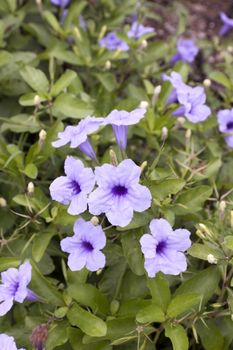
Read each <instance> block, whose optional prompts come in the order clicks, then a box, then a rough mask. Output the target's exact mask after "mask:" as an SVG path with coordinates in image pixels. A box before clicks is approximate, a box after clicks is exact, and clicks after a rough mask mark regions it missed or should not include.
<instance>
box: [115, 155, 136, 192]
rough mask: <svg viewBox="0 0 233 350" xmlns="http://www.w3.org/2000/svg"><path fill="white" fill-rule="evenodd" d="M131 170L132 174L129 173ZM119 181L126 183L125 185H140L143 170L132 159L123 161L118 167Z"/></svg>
mask: <svg viewBox="0 0 233 350" xmlns="http://www.w3.org/2000/svg"><path fill="white" fill-rule="evenodd" d="M115 169H116V168H115ZM129 169H130V172H129ZM116 171H117V175H118V178H119V181H122V180H123V181H124V184H125V185H129V184H131V186H132V185H133V183H138V182H139V179H140V175H141V168H140V167H139V166H138V165H136V164H135V163H134V162H133V161H132V160H131V159H125V160H123V161H122V162H121V163H120V164H119V165H118V167H117V170H116Z"/></svg>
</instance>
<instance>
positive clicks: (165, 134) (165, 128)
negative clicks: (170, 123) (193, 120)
mask: <svg viewBox="0 0 233 350" xmlns="http://www.w3.org/2000/svg"><path fill="white" fill-rule="evenodd" d="M167 136H168V128H167V127H166V126H164V127H163V128H162V140H163V141H165V140H166V139H167Z"/></svg>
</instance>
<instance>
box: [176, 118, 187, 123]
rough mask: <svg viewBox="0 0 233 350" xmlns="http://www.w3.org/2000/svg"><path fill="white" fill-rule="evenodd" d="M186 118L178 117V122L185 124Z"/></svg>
mask: <svg viewBox="0 0 233 350" xmlns="http://www.w3.org/2000/svg"><path fill="white" fill-rule="evenodd" d="M185 120H186V119H185V118H184V117H178V118H177V121H178V123H179V124H180V125H183V124H184V123H185Z"/></svg>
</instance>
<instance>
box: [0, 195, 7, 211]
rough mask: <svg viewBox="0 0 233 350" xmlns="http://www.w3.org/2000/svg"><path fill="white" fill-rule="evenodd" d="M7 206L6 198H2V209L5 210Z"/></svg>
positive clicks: (0, 201)
mask: <svg viewBox="0 0 233 350" xmlns="http://www.w3.org/2000/svg"><path fill="white" fill-rule="evenodd" d="M6 206H7V201H6V200H5V198H3V197H0V208H5V207H6Z"/></svg>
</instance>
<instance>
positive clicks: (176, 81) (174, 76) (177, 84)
mask: <svg viewBox="0 0 233 350" xmlns="http://www.w3.org/2000/svg"><path fill="white" fill-rule="evenodd" d="M162 78H163V80H168V81H170V83H171V84H172V86H173V87H174V89H173V91H172V92H171V93H170V95H169V96H168V99H167V105H169V104H171V103H174V102H177V90H178V89H185V88H186V86H187V85H186V84H185V83H184V82H183V79H182V76H181V75H180V74H179V73H177V72H172V73H171V76H170V77H169V75H167V74H162Z"/></svg>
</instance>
